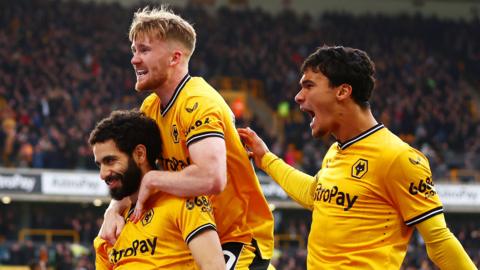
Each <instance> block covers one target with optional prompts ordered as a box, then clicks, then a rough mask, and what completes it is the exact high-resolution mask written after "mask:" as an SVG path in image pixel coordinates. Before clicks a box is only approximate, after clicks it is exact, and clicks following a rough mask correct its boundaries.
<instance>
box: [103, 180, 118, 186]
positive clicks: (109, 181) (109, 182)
mask: <svg viewBox="0 0 480 270" xmlns="http://www.w3.org/2000/svg"><path fill="white" fill-rule="evenodd" d="M117 181H119V179H117V178H107V179H105V183H106V184H107V185H108V186H110V185H111V184H112V183H113V182H117Z"/></svg>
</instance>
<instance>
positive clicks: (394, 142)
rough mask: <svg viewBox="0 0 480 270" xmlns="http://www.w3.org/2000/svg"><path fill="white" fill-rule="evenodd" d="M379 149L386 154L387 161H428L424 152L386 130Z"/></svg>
mask: <svg viewBox="0 0 480 270" xmlns="http://www.w3.org/2000/svg"><path fill="white" fill-rule="evenodd" d="M379 147H380V148H381V149H382V151H383V152H384V155H383V156H384V158H385V160H388V159H391V160H398V159H402V160H403V159H405V160H410V159H413V160H417V159H418V158H421V159H425V160H426V159H427V158H426V157H425V155H424V154H423V153H422V152H420V151H419V150H417V149H415V148H414V147H412V146H411V145H410V144H408V143H406V142H404V141H403V140H402V139H401V138H400V137H398V136H397V135H395V134H393V133H392V132H391V131H390V130H388V129H385V132H384V134H383V136H382V137H381V140H380V141H379Z"/></svg>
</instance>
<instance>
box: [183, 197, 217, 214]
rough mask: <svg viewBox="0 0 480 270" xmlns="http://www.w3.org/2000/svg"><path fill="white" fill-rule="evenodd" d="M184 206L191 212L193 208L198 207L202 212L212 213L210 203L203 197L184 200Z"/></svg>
mask: <svg viewBox="0 0 480 270" xmlns="http://www.w3.org/2000/svg"><path fill="white" fill-rule="evenodd" d="M185 206H186V207H187V209H188V210H192V209H193V208H195V207H200V208H201V210H202V212H212V206H211V205H210V201H209V200H208V198H207V197H205V196H197V197H194V198H189V199H187V200H186V202H185Z"/></svg>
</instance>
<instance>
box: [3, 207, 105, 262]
mask: <svg viewBox="0 0 480 270" xmlns="http://www.w3.org/2000/svg"><path fill="white" fill-rule="evenodd" d="M104 210H105V208H104V207H103V208H102V207H94V206H92V205H80V204H66V203H64V204H54V203H36V204H31V203H27V202H23V203H12V204H9V205H2V211H0V265H27V264H29V265H30V264H35V263H36V264H39V265H40V266H41V267H43V268H40V269H46V267H53V269H56V270H72V269H75V270H90V269H92V270H93V269H94V264H93V263H94V258H95V254H94V252H93V248H92V245H93V239H94V238H95V236H96V235H97V234H98V231H99V230H100V226H101V224H102V221H103V219H102V217H103V212H104ZM19 213H23V214H19ZM24 229H30V230H31V229H41V230H44V231H45V233H43V234H42V233H35V234H33V233H28V232H22V230H24ZM47 230H57V231H59V230H62V232H65V231H69V232H71V234H66V233H62V234H60V233H56V232H54V231H52V237H51V239H48V237H47V234H46V231H47ZM73 234H76V235H77V236H78V241H77V240H76V239H75V237H74V236H73Z"/></svg>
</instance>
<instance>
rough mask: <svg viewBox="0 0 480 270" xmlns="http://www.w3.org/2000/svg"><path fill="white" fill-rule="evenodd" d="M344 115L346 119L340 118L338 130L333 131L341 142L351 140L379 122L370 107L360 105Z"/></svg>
mask: <svg viewBox="0 0 480 270" xmlns="http://www.w3.org/2000/svg"><path fill="white" fill-rule="evenodd" d="M343 115H344V117H343V118H344V119H340V121H339V124H338V126H337V130H336V131H334V132H333V133H334V136H335V137H336V139H337V141H339V142H346V141H348V140H351V139H353V138H355V137H357V136H358V135H360V134H362V133H363V132H365V131H367V130H368V129H370V128H372V127H373V126H375V125H376V124H378V122H377V120H376V119H375V117H373V115H372V111H371V110H370V109H361V108H359V107H358V108H355V109H354V110H352V111H350V112H348V113H346V114H343Z"/></svg>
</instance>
